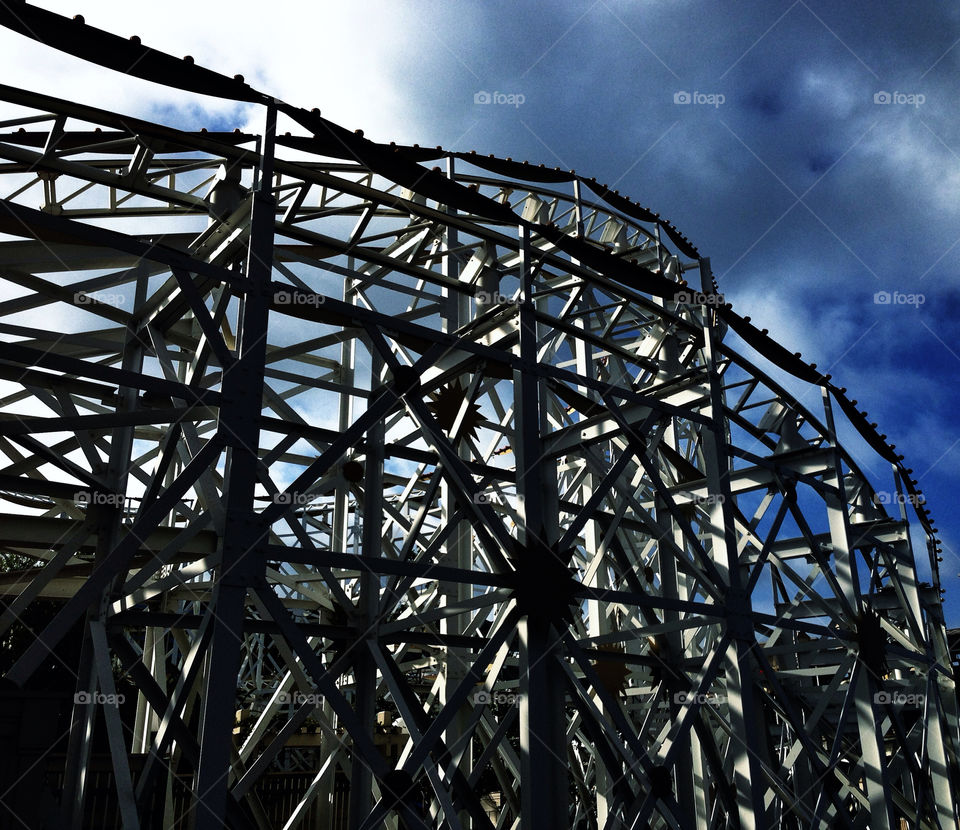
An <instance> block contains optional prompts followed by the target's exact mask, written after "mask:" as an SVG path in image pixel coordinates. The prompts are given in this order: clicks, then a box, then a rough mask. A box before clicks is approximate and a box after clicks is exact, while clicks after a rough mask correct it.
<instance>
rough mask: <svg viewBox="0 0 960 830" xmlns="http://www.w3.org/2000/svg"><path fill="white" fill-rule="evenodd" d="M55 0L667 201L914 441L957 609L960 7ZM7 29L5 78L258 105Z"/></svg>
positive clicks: (521, 0) (215, 110)
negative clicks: (61, 49) (178, 87)
mask: <svg viewBox="0 0 960 830" xmlns="http://www.w3.org/2000/svg"><path fill="white" fill-rule="evenodd" d="M38 5H43V6H45V7H46V8H49V9H51V10H54V11H57V12H59V13H61V14H68V15H71V16H72V15H73V14H76V13H82V14H84V16H85V17H86V19H87V22H89V23H91V24H92V25H96V26H100V27H102V28H106V29H109V30H111V31H114V32H116V33H117V34H122V35H129V34H134V33H137V34H139V35H140V36H141V37H142V38H143V39H144V42H145V43H147V44H149V45H152V46H156V47H158V48H161V49H164V50H166V51H169V52H171V53H172V54H175V55H183V54H192V55H194V56H195V57H196V59H197V61H198V62H199V63H203V64H205V65H207V66H210V67H211V68H215V69H218V70H220V71H223V72H227V73H228V74H231V75H232V74H234V73H237V72H241V73H243V74H244V75H245V76H246V78H247V79H248V80H249V81H250V82H251V83H252V84H253V85H254V86H256V87H257V88H259V89H262V90H264V91H269V92H272V93H274V94H276V95H278V96H279V97H282V98H284V99H285V100H287V101H289V102H290V103H294V104H298V105H302V106H308V107H312V106H316V107H319V108H320V109H321V110H322V111H323V114H324V115H326V116H328V117H330V118H333V119H334V120H337V121H340V122H341V123H342V124H343V125H344V126H346V127H350V128H360V127H362V128H363V129H364V130H365V131H366V134H367V136H368V137H370V138H374V139H377V140H384V141H388V140H396V141H398V142H419V143H420V144H423V145H429V146H434V145H438V144H439V145H443V146H444V147H447V148H450V149H454V150H470V149H476V150H478V151H479V152H482V153H495V154H497V155H500V156H511V157H513V158H515V159H526V160H530V161H532V162H537V163H539V162H543V163H545V164H547V165H548V166H554V165H556V166H560V167H563V168H565V169H570V168H573V169H576V170H577V172H578V173H581V174H582V175H586V176H595V177H596V178H597V179H598V180H600V181H602V182H606V183H608V184H611V185H613V186H614V187H615V188H617V189H618V190H619V191H620V192H621V193H623V194H625V195H628V196H630V197H631V198H633V199H635V200H636V201H638V202H640V203H641V204H643V205H645V206H647V207H650V208H652V209H653V210H656V211H658V212H659V213H660V214H662V215H663V216H665V217H667V218H669V219H670V220H671V221H673V222H674V223H675V224H676V225H677V226H678V227H679V228H680V229H681V231H683V232H684V233H685V234H686V235H687V236H688V237H689V238H690V239H691V240H692V241H693V242H694V244H696V245H697V246H698V248H699V249H700V251H701V252H703V253H704V254H705V255H707V256H709V257H710V258H711V263H712V266H713V270H714V272H715V274H716V276H717V279H718V281H719V283H720V287H721V290H722V291H723V292H724V294H725V296H726V298H727V299H728V301H730V302H732V303H733V305H734V308H735V310H737V311H738V312H739V313H741V314H747V315H750V316H751V317H752V319H753V321H754V323H755V324H757V325H758V326H761V327H766V328H769V329H770V331H771V333H773V334H774V335H775V336H776V337H777V338H778V339H779V341H780V342H781V343H783V344H784V345H785V346H787V347H789V348H790V350H791V351H800V352H802V354H803V356H804V358H805V359H807V360H809V361H811V362H816V363H817V364H818V366H819V367H820V368H821V369H824V370H825V371H827V372H830V373H831V374H832V375H833V377H834V380H835V382H837V383H838V384H839V385H841V386H846V387H847V388H848V390H849V392H850V395H851V397H854V398H856V399H858V401H859V402H860V408H863V409H866V410H867V412H868V413H869V414H870V416H871V418H870V419H871V420H873V421H876V422H878V423H879V424H880V428H881V431H882V432H885V433H886V434H887V435H888V436H890V438H891V440H892V441H893V442H894V443H896V444H897V447H898V450H899V451H901V452H903V453H904V454H905V455H906V457H907V464H908V466H910V467H912V468H913V470H914V477H916V478H917V479H918V480H919V482H920V487H921V488H922V489H923V491H924V493H925V495H926V497H927V504H928V506H929V507H930V509H931V510H932V513H933V516H934V519H935V520H936V524H937V526H938V527H939V529H940V535H941V539H942V542H943V547H944V552H943V556H944V562H943V563H942V576H943V582H944V585H945V587H946V588H947V594H946V602H947V615H948V622H950V623H951V624H953V625H960V511H958V510H957V509H956V507H955V505H956V502H957V492H958V485H960V469H958V468H960V464H958V462H960V430H958V428H957V417H956V413H957V412H958V411H960V393H958V391H957V385H956V383H955V382H954V381H955V378H956V377H957V375H958V369H960V337H958V335H960V322H958V315H957V311H958V308H960V279H958V273H957V260H958V255H960V222H958V219H960V205H958V200H957V198H956V197H957V193H958V191H960V123H958V120H957V117H956V113H957V106H958V103H960V89H958V82H957V80H956V79H957V78H958V77H960V7H948V5H947V4H942V3H933V2H921V3H917V4H913V5H910V6H907V5H905V4H902V3H897V4H894V3H889V2H848V3H844V4H832V3H827V2H814V0H810V1H809V2H802V0H797V2H790V1H789V0H783V2H779V1H778V0H766V2H750V1H749V0H747V2H739V3H736V4H726V8H724V9H721V8H720V4H716V3H706V2H692V1H690V2H683V1H682V0H681V2H669V3H667V2H642V1H640V2H638V0H596V2H592V3H591V2H556V3H553V4H549V5H548V4H543V3H534V2H531V1H530V0H511V1H510V2H507V1H506V0H486V1H485V2H482V3H479V2H478V3H467V2H445V3H440V2H431V1H430V0H420V1H419V2H403V1H402V0H401V2H380V3H376V2H362V1H361V2H355V3H351V4H325V3H320V4H315V7H314V4H311V8H310V9H309V10H308V11H304V10H303V4H301V3H297V2H294V0H277V2H275V3H272V4H271V8H272V9H273V11H274V16H273V17H272V18H271V19H270V20H269V21H265V20H262V19H261V18H260V16H261V15H262V13H263V8H264V7H263V5H262V4H260V3H257V4H254V3H252V2H240V3H236V2H234V3H224V2H210V3H205V4H202V5H200V4H195V3H193V4H191V3H187V2H183V0H171V2H169V3H166V4H165V8H166V12H165V13H164V14H163V15H156V14H152V13H151V12H150V11H149V9H148V8H147V7H144V8H142V9H140V8H136V7H137V6H138V5H139V4H129V3H128V4H122V3H118V2H112V0H111V2H91V1H90V0H71V2H70V3H69V4H66V3H62V2H44V3H38ZM347 6H348V7H347ZM131 7H133V8H131ZM188 19H189V20H190V21H191V24H190V25H185V24H184V22H183V21H184V20H188ZM0 54H2V57H0V67H2V70H3V79H4V81H5V82H6V83H9V84H13V85H18V86H23V87H26V88H32V89H37V90H41V91H46V92H50V93H51V94H55V95H60V96H62V97H73V98H75V99H76V100H79V101H83V102H88V103H92V104H97V105H100V106H105V107H110V108H112V109H119V110H121V111H125V112H129V113H131V114H135V115H143V116H146V117H156V118H158V119H161V120H164V121H166V122H167V123H172V124H176V125H178V126H190V127H193V126H207V127H211V128H216V127H220V128H222V127H224V126H227V125H230V126H234V125H235V126H244V123H245V121H246V119H247V118H248V117H253V115H254V114H253V113H248V112H245V111H244V110H242V109H239V110H238V109H237V108H235V107H233V106H225V105H222V104H218V103H217V102H214V101H211V100H209V99H203V98H202V97H198V96H192V97H191V96H185V95H181V94H171V93H169V92H167V91H165V90H163V89H161V88H159V87H156V86H154V85H151V84H147V83H145V82H139V81H136V80H133V79H128V78H123V77H121V76H116V75H114V74H113V73H109V72H107V71H106V70H100V69H97V68H94V67H89V66H86V65H83V64H81V63H80V62H78V61H75V60H74V59H72V58H68V57H65V56H61V55H57V54H56V53H53V52H52V51H51V50H49V49H45V48H44V47H43V46H41V45H39V44H35V43H32V42H29V41H25V40H24V39H22V38H19V37H18V36H16V35H13V34H11V33H8V32H0ZM480 92H487V93H489V94H490V96H491V98H493V99H494V100H493V101H492V102H491V103H489V104H481V103H475V96H476V95H477V93H480ZM495 93H499V95H495ZM498 101H499V102H500V103H498ZM684 101H689V103H683V102H684ZM207 105H209V107H207ZM205 112H206V113H208V114H207V115H205V114H204V113H205ZM256 118H257V119H258V116H257V117H256ZM253 123H254V124H255V123H257V122H256V120H255V121H254V122H253ZM878 292H887V296H889V297H890V298H891V299H892V300H893V301H892V302H889V303H878V302H876V301H875V299H876V295H877V293H878ZM898 293H899V295H900V297H901V302H897V301H896V300H897V294H898ZM907 295H916V296H913V297H912V301H910V302H906V301H902V298H903V297H904V296H907ZM921 298H922V301H921ZM908 299H910V298H909V297H908ZM882 467H883V465H882V463H881V464H880V465H878V467H877V469H878V470H881V471H882Z"/></svg>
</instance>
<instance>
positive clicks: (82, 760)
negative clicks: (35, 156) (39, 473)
mask: <svg viewBox="0 0 960 830" xmlns="http://www.w3.org/2000/svg"><path fill="white" fill-rule="evenodd" d="M137 270H138V274H137V276H138V278H137V288H136V291H135V295H134V303H133V307H134V309H139V308H142V307H143V304H144V302H145V301H146V297H147V275H146V269H145V268H144V267H143V266H142V265H141V266H138V269H137ZM121 368H122V369H123V370H124V371H126V372H131V373H139V372H140V371H141V370H142V368H143V347H142V345H141V342H140V340H139V338H137V336H136V334H135V332H134V331H133V330H132V329H131V328H129V327H128V329H127V331H126V333H125V335H124V344H123V359H122V361H121ZM119 394H120V401H119V404H118V406H117V410H118V411H119V412H132V411H134V410H135V409H136V408H137V394H138V392H137V390H136V389H134V388H132V387H126V388H123V387H121V389H120V390H119ZM133 433H134V429H133V427H122V428H120V429H117V430H115V431H114V433H113V438H112V440H111V442H110V455H109V457H108V460H107V468H106V470H104V471H103V478H104V481H105V484H106V486H107V487H108V488H109V489H110V490H111V491H112V492H113V493H115V494H117V495H118V496H119V500H118V501H117V502H115V503H114V504H111V505H107V504H91V505H90V507H89V508H88V509H89V510H90V511H96V513H97V517H98V525H99V528H98V531H97V552H96V556H95V558H94V567H95V568H96V566H97V563H98V562H99V561H100V560H101V559H102V558H103V557H104V556H105V555H106V554H107V553H108V552H109V551H111V550H113V548H114V547H115V546H116V545H117V544H118V543H119V541H120V536H121V527H122V524H123V518H124V515H123V511H124V508H125V506H126V499H125V498H124V495H125V494H126V490H127V478H128V471H129V469H130V462H131V454H132V452H133ZM95 472H96V471H95ZM109 593H110V591H109V590H108V591H105V592H104V597H106V596H107V595H109ZM106 616H107V602H106V600H103V601H101V605H100V608H99V609H98V610H97V611H96V612H94V611H93V610H92V609H91V610H89V611H88V612H87V614H86V615H85V618H84V626H83V645H82V646H81V649H80V663H79V666H80V670H79V676H78V679H77V686H76V692H77V695H76V696H75V697H74V704H73V717H72V720H71V724H70V738H69V741H68V743H67V766H66V769H65V771H64V787H63V795H62V801H61V821H62V822H63V824H64V825H65V826H66V827H71V828H80V827H82V826H83V813H84V804H85V801H86V784H87V778H88V765H89V761H90V748H91V742H92V739H93V730H94V723H95V721H96V714H97V711H96V707H97V704H96V703H94V702H93V701H94V699H95V697H96V692H97V690H98V688H99V685H100V684H98V682H97V669H96V664H95V662H94V660H95V655H94V650H93V647H92V644H91V640H90V637H91V629H90V626H91V625H94V624H100V625H103V624H104V622H105V620H106ZM81 694H82V695H86V697H85V698H84V697H80V696H79V695H81ZM84 701H85V702H84Z"/></svg>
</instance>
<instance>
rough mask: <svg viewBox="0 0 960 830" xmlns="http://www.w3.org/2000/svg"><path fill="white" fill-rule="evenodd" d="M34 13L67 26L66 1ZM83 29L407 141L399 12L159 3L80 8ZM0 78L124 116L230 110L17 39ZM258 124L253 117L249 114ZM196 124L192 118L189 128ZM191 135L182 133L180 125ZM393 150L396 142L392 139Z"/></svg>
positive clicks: (402, 9)
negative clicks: (135, 40) (59, 18)
mask: <svg viewBox="0 0 960 830" xmlns="http://www.w3.org/2000/svg"><path fill="white" fill-rule="evenodd" d="M35 5H38V6H43V7H44V8H47V9H49V10H50V11H54V12H56V13H58V14H62V15H64V16H73V14H75V13H76V10H77V4H76V3H70V4H66V3H63V2H56V1H55V0H38V2H36V3H35ZM82 6H83V8H82V10H83V15H84V18H85V20H86V22H87V23H88V24H89V25H91V26H95V27H97V28H101V29H105V30H107V31H110V32H112V33H114V34H117V35H120V36H124V37H127V36H131V35H134V34H136V35H139V36H140V37H141V39H142V41H143V43H144V44H145V45H148V46H151V47H154V48H157V49H160V50H162V51H165V52H168V53H169V54H172V55H174V56H176V57H181V56H184V55H191V56H192V57H193V58H194V59H195V61H196V62H197V64H199V65H201V66H205V67H208V68H210V69H214V70H216V71H218V72H221V73H224V74H226V75H229V76H232V75H235V74H242V75H244V77H245V78H246V80H247V82H248V83H250V84H251V85H252V86H253V87H254V88H257V89H259V90H261V91H263V92H267V93H270V94H272V95H275V96H276V97H279V98H282V99H283V100H286V101H287V102H289V103H291V104H296V105H298V106H303V107H306V108H308V109H309V108H312V107H317V108H319V109H320V110H321V111H322V112H323V114H324V115H325V116H327V117H329V118H331V119H333V120H335V121H337V122H339V123H342V124H343V125H344V126H346V127H349V128H363V129H364V130H365V131H366V132H367V133H368V135H370V137H373V138H377V139H380V140H389V139H394V138H395V137H396V136H397V135H400V136H401V137H402V136H409V135H412V134H414V133H415V132H416V127H415V123H416V113H415V112H410V111H408V110H407V109H405V107H404V95H403V89H402V86H403V78H404V74H405V73H404V72H403V71H402V68H403V65H404V64H405V62H407V61H408V60H410V59H412V58H413V57H414V55H413V49H412V48H408V49H403V48H401V47H402V45H403V44H407V45H408V47H409V46H411V45H412V44H414V43H415V42H416V41H417V40H418V39H419V38H420V35H419V34H418V33H417V31H416V30H417V28H418V21H417V20H416V19H415V16H414V15H411V14H410V9H411V6H410V5H409V4H408V3H405V2H395V3H385V2H369V0H368V2H363V1H362V0H361V2H355V3H349V4H348V3H322V4H320V3H318V4H305V3H300V2H296V0H274V2H272V3H270V4H269V8H268V9H266V10H265V9H264V6H263V4H262V3H253V2H252V0H239V2H233V3H229V4H228V3H196V2H187V0H168V1H167V2H165V3H164V4H163V7H162V13H157V12H158V10H157V7H155V6H149V5H144V4H140V3H124V2H119V1H118V0H94V2H86V3H84V4H82ZM0 73H2V77H3V78H4V79H5V81H6V82H7V83H10V84H12V85H15V86H20V87H23V88H26V89H32V90H34V91H38V92H44V93H47V94H50V95H55V96H57V97H61V98H67V99H70V100H74V101H78V102H81V103H87V104H92V105H94V106H99V107H103V108H106V109H111V110H115V111H120V112H124V113H126V114H130V115H136V116H142V117H150V116H151V115H155V114H156V113H157V112H158V110H159V109H161V108H163V107H170V106H174V107H178V108H184V109H187V108H195V107H197V106H198V105H199V106H200V107H202V109H203V111H205V112H207V113H209V114H214V115H219V116H223V115H227V114H229V113H231V112H234V111H235V108H234V106H233V105H232V104H229V103H226V102H222V101H217V100H216V99H212V98H206V97H204V96H197V95H193V94H189V93H180V92H176V91H172V90H169V89H166V88H164V87H162V86H159V85H157V84H151V83H148V82H146V81H141V80H139V79H137V78H132V77H129V76H123V75H121V74H120V73H117V72H113V71H111V70H108V69H103V68H100V67H98V66H94V65H92V64H90V63H87V62H85V61H81V60H79V59H77V58H74V57H71V56H68V55H64V54H63V53H60V52H58V51H57V50H55V49H52V48H49V47H47V46H44V45H42V44H40V43H37V42H36V41H33V40H30V39H28V38H26V37H24V36H22V35H19V34H16V33H14V32H11V31H8V30H0ZM252 123H253V124H256V125H259V123H260V116H259V114H254V115H253V120H252ZM202 124H203V121H202V120H199V121H198V123H197V126H200V125H202ZM191 126H192V125H191ZM398 140H400V139H398Z"/></svg>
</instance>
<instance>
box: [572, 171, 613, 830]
mask: <svg viewBox="0 0 960 830" xmlns="http://www.w3.org/2000/svg"><path fill="white" fill-rule="evenodd" d="M579 184H580V183H579V181H576V180H575V181H574V185H575V190H576V193H577V196H578V200H577V217H578V218H577V226H578V228H582V220H581V219H580V215H579V211H580V204H579V193H580V188H579ZM589 325H590V323H589V320H588V319H587V318H586V316H585V315H583V316H579V315H578V316H577V317H576V318H574V321H573V326H574V327H575V328H578V329H583V330H587V329H588V328H589ZM572 346H573V350H574V359H575V360H576V368H577V374H578V375H579V376H580V377H584V378H592V377H594V372H595V371H596V370H595V368H594V365H593V357H592V355H591V350H590V344H589V343H588V342H587V341H586V340H585V339H583V338H577V339H575V340H574V341H573V344H572ZM577 391H578V392H580V394H582V395H587V394H589V390H588V389H587V387H585V386H581V387H578V389H577ZM568 464H569V461H568ZM596 478H597V476H596V474H595V473H592V472H586V473H584V475H583V483H582V484H581V485H580V490H581V493H582V495H581V499H582V502H583V503H584V504H586V503H587V502H588V501H589V500H590V498H591V497H592V496H593V493H594V489H595V487H596ZM583 536H584V544H585V546H586V549H587V552H588V553H589V554H592V555H594V556H596V554H597V550H598V548H599V546H600V543H601V534H600V533H599V529H598V527H597V522H596V521H590V522H587V524H586V526H585V527H584V529H583ZM594 579H595V583H594V585H593V586H592V587H595V588H597V589H598V590H601V591H602V590H605V589H608V588H609V587H610V579H609V576H608V574H607V569H606V568H604V567H600V568H597V569H596V574H595V577H594ZM608 607H609V603H607V602H603V601H601V600H591V601H590V604H589V606H588V609H587V631H588V633H589V634H590V636H591V637H597V636H600V635H601V634H608V633H609V632H610V629H611V626H610V618H609V616H608V615H607V610H608ZM594 705H595V706H596V707H597V710H598V711H599V712H600V714H601V715H603V714H604V703H603V701H602V700H600V698H599V696H598V697H597V698H596V699H595V700H594ZM594 770H595V772H594V775H595V778H596V799H597V804H596V808H597V826H598V827H605V826H606V824H607V819H608V818H609V815H610V807H611V805H612V803H613V787H612V783H613V781H612V776H611V774H610V771H609V770H608V769H607V768H606V766H605V765H604V764H603V762H602V760H601V757H600V755H599V754H596V755H595V756H594ZM618 774H619V772H618Z"/></svg>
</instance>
